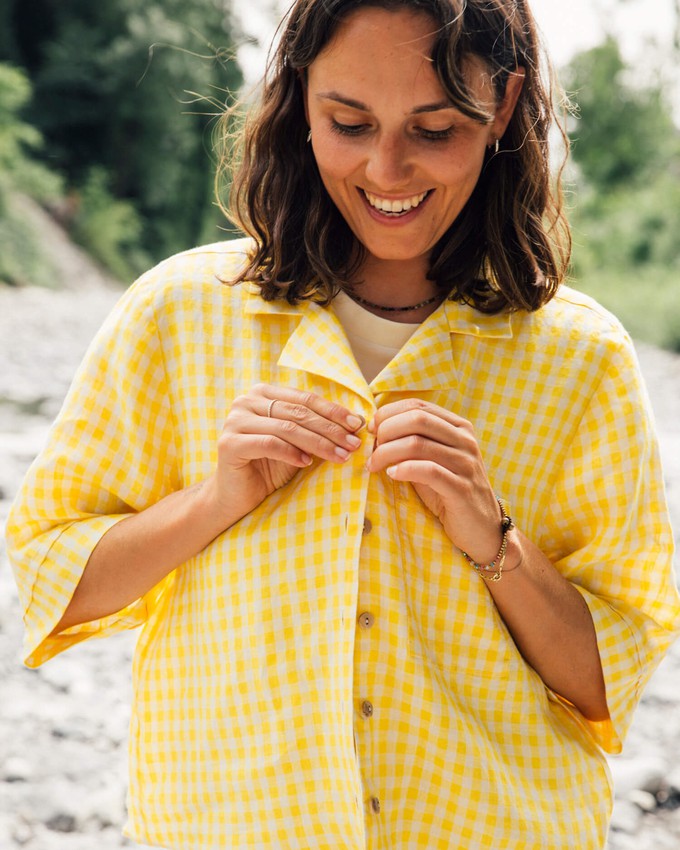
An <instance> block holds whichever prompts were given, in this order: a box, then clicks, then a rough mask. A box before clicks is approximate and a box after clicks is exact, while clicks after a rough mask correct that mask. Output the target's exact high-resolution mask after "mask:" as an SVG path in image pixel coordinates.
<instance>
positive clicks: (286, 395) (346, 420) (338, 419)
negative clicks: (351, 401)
mask: <svg viewBox="0 0 680 850" xmlns="http://www.w3.org/2000/svg"><path fill="white" fill-rule="evenodd" d="M253 392H254V394H255V395H256V396H257V395H260V396H262V398H263V399H264V405H262V406H259V407H258V409H257V410H256V412H257V413H259V414H260V415H262V416H266V415H267V410H268V408H269V403H270V402H271V401H277V402H278V401H279V400H280V401H282V402H286V403H288V404H289V405H291V406H294V407H301V408H306V409H308V410H311V411H312V412H313V413H316V414H317V415H318V416H320V417H321V418H323V419H327V420H328V421H329V422H333V423H335V424H336V425H340V426H341V427H343V428H344V429H345V430H347V431H350V432H354V431H358V430H359V429H360V428H362V427H363V426H364V425H365V424H366V420H365V419H364V418H363V416H359V415H357V414H356V413H353V412H352V411H351V410H348V409H347V408H346V407H343V405H341V404H337V403H335V402H332V401H327V400H326V399H325V398H323V397H322V396H320V395H317V394H316V393H313V392H306V391H302V390H296V389H293V388H291V387H279V386H274V385H272V384H258V385H257V386H256V387H254V388H253ZM278 407H279V405H278V404H275V405H274V408H273V409H272V413H273V411H274V410H276V408H278ZM276 415H277V416H278V415H279V412H278V410H277V413H276Z"/></svg>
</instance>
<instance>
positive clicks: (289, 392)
mask: <svg viewBox="0 0 680 850" xmlns="http://www.w3.org/2000/svg"><path fill="white" fill-rule="evenodd" d="M364 425H365V422H364V420H363V418H362V417H360V416H357V415H356V414H353V413H352V412H351V411H350V410H347V408H345V407H342V405H339V404H335V403H333V402H329V401H326V400H325V399H323V398H321V396H318V395H316V394H315V393H311V392H301V391H299V390H295V389H289V388H287V387H280V386H273V385H270V384H257V385H256V386H254V387H253V388H252V389H251V390H250V391H249V392H247V393H246V394H245V395H242V396H238V397H237V398H236V399H235V400H234V403H233V404H232V407H231V410H230V411H229V414H228V416H227V419H226V422H225V424H224V428H223V430H222V434H221V436H220V438H219V441H218V446H217V449H218V461H217V469H216V470H215V472H214V473H213V475H212V476H211V478H210V479H209V482H208V483H209V485H210V487H211V490H212V497H213V498H214V500H215V502H216V504H217V506H218V508H219V506H222V508H223V509H224V513H225V516H230V517H233V512H234V506H235V503H236V504H238V506H239V511H238V512H239V513H240V514H241V516H245V515H246V514H248V513H250V511H252V510H254V508H256V507H257V506H258V505H259V504H260V503H261V502H262V501H263V500H264V499H265V498H266V497H267V496H269V495H270V494H271V493H273V492H274V491H275V490H278V489H279V487H283V486H284V484H287V483H288V482H289V481H290V480H291V478H292V477H293V476H294V475H295V473H296V472H297V471H298V470H299V469H304V468H305V467H306V466H309V465H310V464H311V463H312V460H313V458H314V457H318V458H321V459H322V460H328V461H331V462H333V463H344V462H345V461H346V460H347V459H348V458H349V456H350V455H351V454H352V452H354V451H356V449H357V448H359V446H360V445H361V439H360V438H359V437H358V436H356V433H355V432H357V431H359V430H360V429H361V428H362V427H363V426H364Z"/></svg>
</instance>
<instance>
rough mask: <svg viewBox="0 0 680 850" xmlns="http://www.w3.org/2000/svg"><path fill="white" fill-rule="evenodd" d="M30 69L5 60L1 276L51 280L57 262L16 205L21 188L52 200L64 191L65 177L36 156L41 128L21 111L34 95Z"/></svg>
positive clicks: (0, 136) (0, 96)
mask: <svg viewBox="0 0 680 850" xmlns="http://www.w3.org/2000/svg"><path fill="white" fill-rule="evenodd" d="M30 97H31V86H30V83H29V81H28V78H27V77H26V74H25V73H24V72H23V71H21V70H19V69H18V68H14V67H12V66H11V65H8V64H4V63H0V281H5V282H7V283H12V284H20V283H27V282H29V281H33V282H34V283H47V282H48V280H49V277H50V273H51V268H50V265H49V261H48V260H47V258H45V257H43V256H42V254H41V249H40V244H39V240H38V238H37V235H36V234H35V233H33V231H32V229H31V227H30V226H29V225H28V224H27V222H26V221H25V220H24V218H23V216H22V215H21V214H19V213H17V211H16V209H15V208H14V203H13V202H14V198H15V195H16V193H17V192H29V193H30V194H32V195H34V196H35V197H37V198H40V199H42V200H50V199H51V198H54V197H56V196H58V195H59V193H60V192H61V181H60V180H59V178H58V177H56V176H55V175H54V174H52V173H51V172H50V171H48V170H47V169H46V168H45V167H44V166H43V165H41V164H40V163H38V162H37V161H36V160H35V152H36V151H37V150H39V148H40V146H41V144H42V139H41V136H40V133H39V132H38V131H37V130H36V129H35V127H32V126H31V125H30V124H27V123H26V122H24V121H23V120H22V119H21V117H20V112H21V109H22V107H23V106H24V105H25V104H26V103H27V102H28V101H29V100H30Z"/></svg>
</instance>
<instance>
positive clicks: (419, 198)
mask: <svg viewBox="0 0 680 850" xmlns="http://www.w3.org/2000/svg"><path fill="white" fill-rule="evenodd" d="M427 194H428V193H427V192H423V193H422V194H421V195H413V196H412V197H410V198H404V199H403V200H401V201H390V200H388V199H387V198H379V197H378V196H377V195H372V194H371V193H370V192H367V191H366V190H364V195H366V200H367V201H368V203H369V204H370V205H371V206H372V207H374V208H375V209H376V210H380V212H384V213H392V214H395V213H397V214H399V213H405V212H409V210H412V209H415V208H416V207H417V206H420V204H422V202H423V201H424V200H425V198H426V197H427Z"/></svg>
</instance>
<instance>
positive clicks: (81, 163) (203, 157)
mask: <svg viewBox="0 0 680 850" xmlns="http://www.w3.org/2000/svg"><path fill="white" fill-rule="evenodd" d="M12 5H13V8H14V12H13V20H14V23H15V41H16V43H17V45H18V51H19V52H20V54H21V55H22V56H23V59H24V61H25V63H26V65H27V66H29V67H30V69H31V73H32V78H33V82H34V86H35V97H34V99H33V102H32V107H31V109H30V111H29V113H28V115H29V117H30V119H31V121H32V122H33V123H34V124H35V125H36V126H37V127H38V128H39V129H40V130H41V132H42V133H43V134H44V136H45V138H46V139H47V141H48V143H49V148H50V157H51V161H52V162H55V163H56V164H58V167H59V168H60V169H61V170H62V171H63V172H64V173H65V174H66V176H67V178H68V180H69V183H70V185H71V186H74V187H76V188H78V187H80V186H87V185H88V181H91V179H92V177H91V175H92V173H93V171H92V169H101V168H103V169H105V170H106V173H107V175H108V178H107V179H106V180H104V182H103V184H101V185H106V187H107V190H106V191H107V192H108V193H109V194H110V196H111V198H112V199H113V198H115V199H118V200H120V201H123V202H126V203H128V204H132V205H133V206H134V209H135V210H136V211H137V213H138V216H139V218H138V219H137V221H138V223H139V224H140V230H139V242H138V245H140V244H143V245H144V246H145V250H146V251H147V252H148V253H149V254H150V255H151V256H152V257H153V258H154V259H157V258H160V257H162V256H165V255H167V254H169V253H172V252H174V251H177V250H180V249H182V248H185V247H189V246H191V245H194V244H196V242H198V241H200V240H201V239H202V238H203V237H204V235H205V234H206V232H209V233H210V238H212V239H217V238H219V231H218V229H217V226H216V223H217V221H218V217H217V215H216V214H215V211H214V207H213V204H212V200H213V174H212V168H211V164H210V154H209V151H208V150H207V147H208V143H207V135H208V133H207V130H208V128H209V125H210V120H211V116H210V115H206V114H203V113H206V112H208V113H213V114H214V113H217V112H219V111H221V109H222V107H223V103H224V101H227V100H229V99H230V97H231V95H230V94H229V92H231V91H235V90H236V89H238V87H239V85H240V83H241V76H240V72H239V70H238V67H237V65H236V64H235V62H234V61H232V60H231V59H230V58H229V50H230V46H231V37H230V34H229V19H228V16H227V14H226V11H225V5H224V2H222V0H155V2H149V0H98V2H97V3H92V2H91V0H70V2H69V3H53V2H50V0H13V2H12ZM36 20H37V21H40V22H41V27H42V30H41V31H40V32H39V33H38V36H37V38H36V35H35V32H34V30H33V24H32V22H34V21H36ZM187 92H193V93H197V94H187ZM209 99H213V101H217V103H215V104H214V105H213V104H211V103H209V102H208V100H209ZM219 101H222V103H219ZM97 173H98V174H99V177H97V181H101V172H97ZM98 185H99V183H98ZM90 188H91V187H90ZM100 200H101V199H100ZM127 209H128V210H129V209H130V207H128V208H127ZM110 221H111V223H113V222H114V221H117V222H120V219H119V216H118V214H117V213H111V217H110ZM90 230H91V228H90ZM84 232H85V229H83V226H82V222H80V223H79V225H78V233H79V234H80V235H81V238H83V237H82V234H83V233H84ZM118 236H120V228H119V225H118ZM118 236H113V237H112V239H111V240H110V244H119V245H120V247H121V250H122V251H124V256H123V257H122V259H123V261H124V263H126V264H128V265H129V264H132V265H136V263H135V262H134V260H133V259H132V255H131V252H132V253H135V252H137V253H138V251H137V249H136V248H134V246H133V245H132V243H131V242H130V239H129V234H127V235H126V236H125V238H124V239H122V240H119V239H118ZM88 240H89V244H93V243H92V241H91V239H90V238H89V237H88ZM123 245H127V248H125V249H123ZM105 253H107V252H105Z"/></svg>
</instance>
